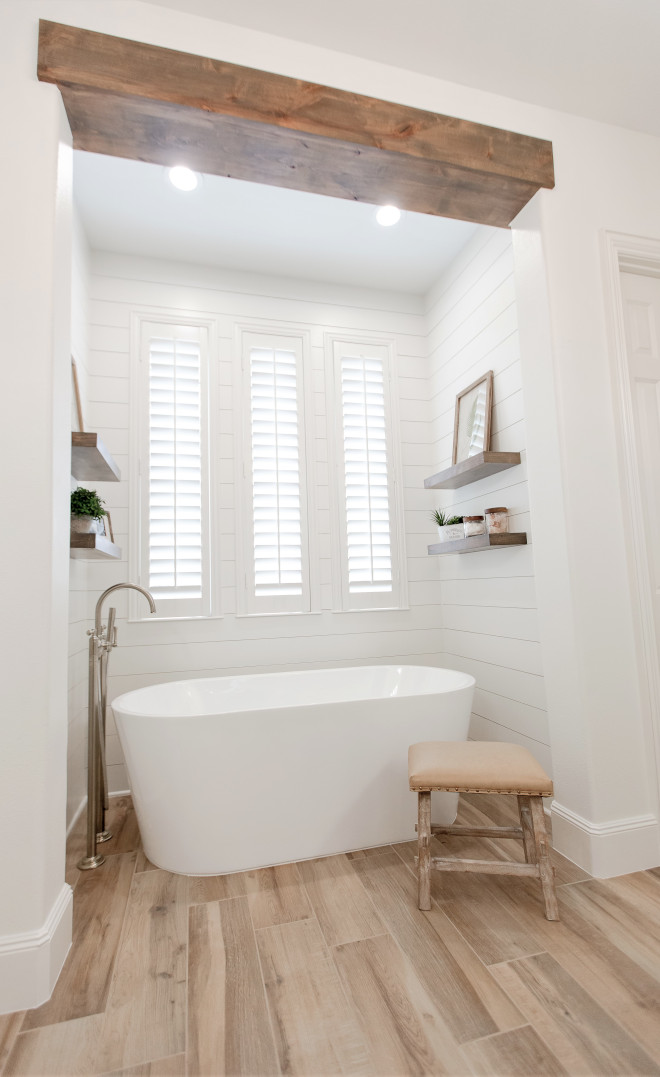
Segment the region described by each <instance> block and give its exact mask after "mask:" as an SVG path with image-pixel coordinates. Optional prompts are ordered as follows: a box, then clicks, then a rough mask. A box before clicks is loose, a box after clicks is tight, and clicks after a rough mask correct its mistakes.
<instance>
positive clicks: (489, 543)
mask: <svg viewBox="0 0 660 1077" xmlns="http://www.w3.org/2000/svg"><path fill="white" fill-rule="evenodd" d="M526 545H527V535H526V534H525V532H524V531H512V532H506V533H505V534H503V535H471V536H470V538H462V539H455V540H454V541H452V542H434V543H433V545H432V546H429V548H428V549H429V553H473V552H474V551H475V550H493V549H500V550H501V549H504V547H505V546H526Z"/></svg>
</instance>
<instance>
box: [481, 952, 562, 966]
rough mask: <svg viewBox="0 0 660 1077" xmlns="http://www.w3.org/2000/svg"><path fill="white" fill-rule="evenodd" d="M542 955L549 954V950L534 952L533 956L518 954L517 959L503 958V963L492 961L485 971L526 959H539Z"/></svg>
mask: <svg viewBox="0 0 660 1077" xmlns="http://www.w3.org/2000/svg"><path fill="white" fill-rule="evenodd" d="M543 954H548V955H549V956H552V955H551V954H550V951H549V950H535V952H534V953H533V954H518V956H517V957H505V958H504V960H503V961H493V962H492V963H491V964H490V965H486V968H487V969H497V968H499V967H500V965H512V964H513V963H514V962H515V961H526V960H527V958H528V957H541V956H542V955H543Z"/></svg>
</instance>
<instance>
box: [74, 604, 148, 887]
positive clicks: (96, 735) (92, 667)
mask: <svg viewBox="0 0 660 1077" xmlns="http://www.w3.org/2000/svg"><path fill="white" fill-rule="evenodd" d="M126 588H128V589H129V590H134V591H139V592H140V594H142V595H144V597H145V598H146V599H147V601H148V603H149V609H150V610H151V612H152V613H155V612H156V603H155V602H154V600H153V596H152V595H151V594H149V592H148V591H145V589H144V587H138V586H137V584H134V583H115V584H114V585H113V586H112V587H108V588H107V589H106V590H105V591H104V592H103V594H102V595H101V597H100V598H99V600H98V602H97V603H96V610H95V612H94V628H93V629H90V631H89V632H88V633H87V635H88V636H89V684H88V693H87V727H88V728H87V849H86V852H87V856H84V857H83V858H82V860H80V861H79V862H78V867H79V868H80V870H81V871H89V869H90V868H98V867H99V865H100V864H103V863H104V861H105V857H104V856H102V855H101V853H97V851H96V846H97V844H98V843H99V842H104V841H109V840H110V838H111V837H112V834H111V833H110V831H109V830H106V829H105V812H106V809H107V807H108V780H107V771H106V765H105V712H106V700H107V683H108V682H107V674H108V656H109V654H110V651H111V650H112V649H113V648H114V647H116V646H117V629H116V628H115V615H116V612H117V611H116V610H115V609H114V608H111V609H110V612H109V615H108V623H107V625H104V624H102V623H101V612H102V606H103V603H104V601H105V599H106V598H107V597H108V595H111V594H112V592H113V591H120V590H124V589H126Z"/></svg>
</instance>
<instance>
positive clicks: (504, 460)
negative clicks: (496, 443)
mask: <svg viewBox="0 0 660 1077" xmlns="http://www.w3.org/2000/svg"><path fill="white" fill-rule="evenodd" d="M519 463H520V453H519V452H480V453H477V455H476V456H471V457H470V458H469V459H468V460H461V462H460V464H454V465H453V467H448V468H445V470H444V471H438V473H437V475H431V477H430V479H424V486H425V487H426V489H427V490H457V489H458V488H459V486H467V485H468V484H469V483H471V482H478V481H479V479H485V478H487V477H488V476H489V475H496V474H497V472H498V471H506V469H507V468H509V467H515V466H516V464H519Z"/></svg>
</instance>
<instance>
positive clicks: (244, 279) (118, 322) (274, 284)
mask: <svg viewBox="0 0 660 1077" xmlns="http://www.w3.org/2000/svg"><path fill="white" fill-rule="evenodd" d="M136 308H137V309H139V310H141V311H143V312H148V314H149V316H150V317H153V318H154V319H155V320H157V317H158V314H159V313H167V314H168V315H170V316H171V315H172V314H173V313H174V312H176V311H177V310H179V311H181V312H182V313H185V314H188V315H190V314H192V313H195V312H196V313H199V314H200V315H201V316H203V317H211V318H213V320H214V322H215V325H216V329H217V335H218V355H219V360H218V363H219V366H218V374H219V383H220V391H219V408H218V413H217V419H218V422H219V429H220V437H219V440H218V455H219V466H218V475H217V486H216V489H215V497H216V499H217V504H218V506H219V511H218V518H219V534H218V537H217V542H218V544H219V547H220V549H221V551H222V568H221V573H222V580H221V584H222V586H221V598H222V607H223V612H224V616H223V617H222V618H220V619H210V620H191V621H169V622H168V621H158V622H153V623H149V622H148V621H145V622H137V623H130V622H128V621H127V620H126V619H125V618H126V605H125V598H124V596H123V595H118V596H117V602H116V604H117V609H118V617H119V620H118V628H119V640H120V645H119V647H118V648H117V649H116V650H115V651H113V653H112V655H111V658H110V678H109V695H110V698H111V699H112V698H114V697H115V696H116V695H118V694H120V693H122V692H125V691H129V690H131V689H134V688H138V687H142V686H145V685H148V684H156V683H161V682H163V681H168V680H175V679H180V678H185V677H204V676H213V675H217V674H229V673H256V672H273V671H277V670H284V669H304V668H308V667H324V666H339V665H361V664H365V663H370V662H374V663H382V662H411V663H415V664H429V665H442V664H443V655H442V629H441V624H440V611H439V607H438V602H439V599H440V590H439V588H440V581H439V576H438V572H437V567H436V565H435V564H434V560H433V559H432V558H429V557H428V556H427V553H426V547H427V544H428V542H429V541H432V538H433V529H432V526H431V524H430V523H429V509H430V507H431V505H432V503H433V495H432V494H430V493H429V492H428V491H425V490H424V489H423V480H424V478H425V476H426V475H428V474H429V473H430V469H431V462H432V454H431V447H430V440H429V431H430V422H429V420H430V411H429V402H428V377H427V375H428V368H427V341H426V321H425V316H424V311H423V301H422V299H421V298H420V297H416V296H411V295H395V294H391V293H380V292H374V291H371V290H367V289H364V290H360V289H355V288H346V287H338V286H327V285H318V284H314V283H312V282H304V281H287V280H283V279H280V278H260V277H257V276H250V275H247V274H234V273H227V272H224V271H222V270H213V269H209V268H203V267H192V266H186V265H178V264H176V265H174V264H168V263H165V262H162V261H158V260H154V261H152V260H149V259H137V258H125V257H122V256H119V255H110V254H95V255H94V256H93V261H92V277H91V284H90V330H89V332H90V358H89V363H90V366H89V370H90V378H89V386H88V401H89V402H88V405H87V406H88V411H89V417H90V423H92V424H93V425H94V428H95V429H98V430H99V431H100V432H101V433H102V436H103V438H104V440H105V442H106V444H107V445H108V448H109V449H110V451H111V452H112V453H113V455H114V457H115V459H116V460H117V463H118V464H119V466H120V467H121V470H122V476H123V478H122V482H121V483H120V484H106V485H102V484H99V492H100V493H101V495H102V496H103V497H105V498H106V499H107V502H108V506H109V508H110V510H111V512H112V520H113V525H114V531H115V537H116V541H117V542H118V543H119V545H121V547H122V549H123V550H124V554H125V555H126V551H127V550H128V509H129V489H128V482H129V460H128V440H129V434H128V423H129V390H130V362H131V360H130V317H131V311H132V310H134V309H136ZM253 321H255V322H256V323H257V324H258V323H259V322H262V323H264V324H266V325H286V326H289V325H295V326H300V327H302V328H304V329H306V330H308V331H309V333H310V335H311V345H312V347H311V367H312V370H311V375H312V378H313V389H314V413H315V414H314V424H315V431H314V433H315V445H316V453H315V456H316V461H315V464H314V467H313V469H312V472H311V473H312V476H313V479H314V481H315V487H316V502H317V509H316V513H317V523H318V530H319V533H320V550H319V563H320V573H321V605H322V607H323V612H321V613H318V614H310V615H295V616H292V617H288V616H282V617H252V618H250V617H236V616H235V610H236V576H235V560H234V559H235V555H236V538H235V530H236V512H235V507H236V497H237V491H236V489H235V485H234V478H235V474H234V472H235V461H234V412H233V406H234V398H235V392H236V387H235V386H234V385H233V378H234V366H233V364H232V349H233V341H234V329H235V325H236V323H237V322H238V323H245V322H253ZM326 331H335V332H341V333H351V332H356V333H373V334H386V335H388V336H389V335H392V336H394V338H395V341H396V351H397V365H398V372H399V373H398V381H397V385H398V406H399V413H400V416H399V418H400V423H399V436H400V439H401V445H402V459H403V485H404V505H405V530H406V546H407V555H408V561H407V564H408V575H409V579H410V587H409V598H410V608H409V609H407V610H400V611H369V612H349V613H340V614H337V613H333V612H331V605H332V591H331V576H330V553H331V545H330V508H329V505H330V502H329V491H328V481H329V475H328V463H327V460H328V452H327V429H326V418H327V417H326V414H325V395H324V385H325V381H324V347H323V345H324V336H323V335H324V332H326ZM308 466H310V462H308ZM129 572H130V570H129V565H128V563H127V562H126V560H124V561H121V562H90V563H89V565H88V583H89V589H90V609H91V599H92V598H94V597H95V596H96V595H98V593H99V592H100V591H101V590H103V588H105V587H108V586H109V585H110V584H112V583H115V582H118V581H120V580H125V579H128V578H130V574H129ZM108 718H109V727H108V733H109V736H108V755H107V758H108V766H109V774H110V778H109V784H110V789H111V790H120V789H125V788H127V784H128V783H127V778H126V773H125V769H124V765H123V759H122V756H121V749H120V746H119V743H118V738H117V736H116V731H115V729H114V727H113V724H112V716H111V714H109V715H108Z"/></svg>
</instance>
